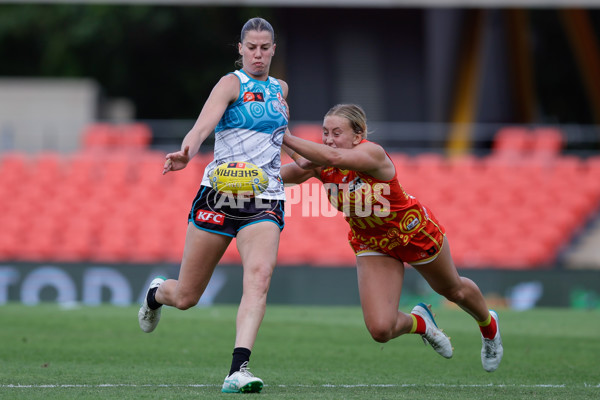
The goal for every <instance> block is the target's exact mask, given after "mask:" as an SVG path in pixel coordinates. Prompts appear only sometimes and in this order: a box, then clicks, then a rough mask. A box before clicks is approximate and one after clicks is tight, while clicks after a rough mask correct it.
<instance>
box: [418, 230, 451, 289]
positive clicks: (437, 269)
mask: <svg viewBox="0 0 600 400" xmlns="http://www.w3.org/2000/svg"><path fill="white" fill-rule="evenodd" d="M413 268H415V269H416V270H417V271H418V272H419V273H420V274H421V275H422V276H423V278H425V280H426V281H427V283H428V284H429V286H431V288H432V289H433V290H435V291H436V292H438V293H440V292H445V291H446V290H451V289H453V288H456V287H459V286H460V285H461V280H460V276H459V275H458V271H457V270H456V267H455V266H454V261H453V260H452V255H451V253H450V244H449V243H448V239H447V238H444V243H443V245H442V248H441V250H440V253H439V254H438V256H437V257H436V259H435V260H433V261H431V262H429V263H427V264H420V265H413Z"/></svg>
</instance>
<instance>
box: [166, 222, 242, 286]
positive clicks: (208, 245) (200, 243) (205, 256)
mask: <svg viewBox="0 0 600 400" xmlns="http://www.w3.org/2000/svg"><path fill="white" fill-rule="evenodd" d="M231 240H232V238H231V237H230V236H226V235H220V234H217V233H212V232H208V231H204V230H202V229H198V228H197V227H195V226H194V224H192V223H190V224H188V228H187V232H186V236H185V247H184V249H183V257H182V261H181V268H180V270H179V279H178V282H177V287H178V290H179V291H180V292H181V293H202V292H203V291H204V289H205V288H206V286H207V285H208V282H209V281H210V278H211V276H212V274H213V272H214V270H215V267H216V265H217V263H218V262H219V260H220V259H221V257H222V256H223V253H225V250H226V249H227V246H228V245H229V243H231Z"/></svg>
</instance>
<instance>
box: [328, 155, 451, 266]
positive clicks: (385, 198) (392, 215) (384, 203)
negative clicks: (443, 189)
mask: <svg viewBox="0 0 600 400" xmlns="http://www.w3.org/2000/svg"><path fill="white" fill-rule="evenodd" d="M388 157H389V155H388ZM321 181H322V182H323V186H324V188H325V190H326V192H327V197H328V198H329V201H330V202H331V204H332V205H333V206H334V207H335V208H337V209H338V210H339V211H342V212H343V213H344V217H345V218H346V221H347V222H348V224H349V225H350V232H348V240H349V242H350V246H351V247H352V249H353V250H354V252H355V253H356V255H361V254H363V253H369V252H377V253H383V254H387V255H389V256H391V257H394V258H396V259H398V260H400V261H404V262H407V263H409V264H424V263H427V262H429V261H431V260H433V259H434V258H435V257H436V256H437V254H438V253H439V251H440V249H441V246H442V243H443V240H444V234H445V230H444V228H443V227H442V226H441V225H440V224H439V222H438V221H437V219H436V218H435V216H434V215H433V213H432V212H431V211H430V210H428V209H426V208H425V207H424V206H423V205H422V204H421V203H419V201H418V200H417V199H416V198H415V197H414V196H411V195H409V194H408V193H406V192H405V191H404V189H403V188H402V186H401V185H400V183H399V182H398V171H397V170H396V173H395V174H394V177H393V178H392V179H391V180H389V181H380V180H378V179H375V178H373V177H372V176H370V175H367V174H365V173H363V172H358V171H349V170H343V169H339V168H336V167H324V168H323V169H322V171H321Z"/></svg>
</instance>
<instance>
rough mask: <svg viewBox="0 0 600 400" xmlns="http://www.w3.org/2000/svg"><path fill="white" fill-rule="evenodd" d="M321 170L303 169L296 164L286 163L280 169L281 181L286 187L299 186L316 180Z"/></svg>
mask: <svg viewBox="0 0 600 400" xmlns="http://www.w3.org/2000/svg"><path fill="white" fill-rule="evenodd" d="M320 173H321V168H319V167H317V168H313V169H303V168H301V167H300V166H298V164H296V163H288V164H285V165H283V166H282V167H281V179H282V180H283V183H284V184H286V185H292V184H300V183H302V182H304V181H306V180H308V179H310V178H318V177H319V174H320Z"/></svg>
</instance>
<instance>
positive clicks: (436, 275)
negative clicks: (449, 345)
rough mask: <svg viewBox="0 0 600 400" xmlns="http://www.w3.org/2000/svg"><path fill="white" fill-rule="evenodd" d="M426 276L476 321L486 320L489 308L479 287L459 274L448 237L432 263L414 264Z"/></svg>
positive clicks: (432, 285)
mask: <svg viewBox="0 0 600 400" xmlns="http://www.w3.org/2000/svg"><path fill="white" fill-rule="evenodd" d="M413 267H414V268H415V269H416V270H417V271H418V272H419V273H420V274H421V275H422V276H423V277H424V278H425V280H426V281H427V283H429V286H431V288H432V289H433V290H435V291H436V292H437V293H439V294H441V295H442V296H444V297H446V298H447V299H448V300H450V301H451V302H453V303H456V304H457V305H458V306H459V307H460V308H462V309H463V310H465V311H466V312H467V313H469V314H470V315H471V316H472V317H473V318H475V320H476V321H485V320H486V319H487V318H488V315H489V310H488V307H487V304H486V302H485V299H484V297H483V294H482V293H481V291H480V290H479V287H478V286H477V285H476V284H475V282H473V281H472V280H470V279H468V278H464V277H461V276H459V275H458V271H457V270H456V267H455V266H454V262H453V261H452V256H451V254H450V245H449V243H448V239H446V238H444V244H443V246H442V250H441V252H440V254H439V256H438V257H437V258H436V259H435V260H433V261H432V262H430V263H427V264H422V265H413Z"/></svg>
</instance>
